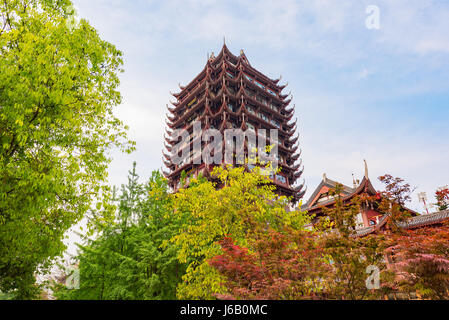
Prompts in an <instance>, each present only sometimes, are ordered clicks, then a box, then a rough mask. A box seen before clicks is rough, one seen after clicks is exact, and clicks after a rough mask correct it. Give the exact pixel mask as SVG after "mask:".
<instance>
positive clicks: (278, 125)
mask: <svg viewBox="0 0 449 320" xmlns="http://www.w3.org/2000/svg"><path fill="white" fill-rule="evenodd" d="M270 122H271V124H273V125H275V126H276V127H278V128H279V127H280V126H281V124H280V123H279V122H278V121H276V120H274V119H272V120H271V121H270Z"/></svg>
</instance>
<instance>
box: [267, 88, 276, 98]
mask: <svg viewBox="0 0 449 320" xmlns="http://www.w3.org/2000/svg"><path fill="white" fill-rule="evenodd" d="M267 91H268V92H269V93H270V94H271V95H272V96H275V97H276V96H277V95H276V92H274V91H273V90H271V89H270V88H267Z"/></svg>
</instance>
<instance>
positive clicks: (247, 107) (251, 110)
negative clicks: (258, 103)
mask: <svg viewBox="0 0 449 320" xmlns="http://www.w3.org/2000/svg"><path fill="white" fill-rule="evenodd" d="M246 110H248V112H249V113H252V114H255V113H256V111H254V109H253V108H252V107H251V106H246Z"/></svg>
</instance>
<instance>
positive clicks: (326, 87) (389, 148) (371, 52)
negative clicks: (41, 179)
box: [74, 0, 449, 210]
mask: <svg viewBox="0 0 449 320" xmlns="http://www.w3.org/2000/svg"><path fill="white" fill-rule="evenodd" d="M74 4H75V7H76V9H77V11H78V14H79V15H80V16H81V17H82V18H86V19H87V20H89V21H90V23H91V24H92V25H93V26H94V27H95V28H97V30H98V31H99V33H100V34H101V35H102V37H103V38H104V39H106V40H108V41H110V42H112V43H113V44H115V45H116V46H117V47H118V48H119V49H120V50H122V51H123V53H124V60H125V65H124V69H125V73H124V74H123V75H122V76H121V81H122V84H121V88H120V90H121V92H122V94H123V104H122V105H121V106H120V107H119V108H118V109H117V115H118V116H119V117H120V118H121V119H123V120H124V121H125V122H126V123H127V124H128V125H129V126H130V137H131V138H132V139H134V140H135V141H136V142H137V151H136V152H134V153H133V154H131V155H122V154H119V153H118V152H114V153H113V157H114V160H113V162H112V164H111V167H110V182H111V183H113V184H116V185H118V184H121V183H125V182H126V175H127V170H128V169H129V168H131V165H132V162H133V161H134V160H136V161H137V166H138V172H139V173H140V175H141V177H142V178H147V177H148V176H149V174H150V172H151V170H154V169H159V168H161V167H162V160H161V151H162V137H163V132H164V118H165V104H167V103H169V101H170V99H172V100H173V98H172V97H171V96H170V94H169V91H170V90H171V91H172V92H177V91H179V88H178V83H181V84H183V85H185V84H187V83H188V82H189V81H190V80H192V79H193V78H194V77H195V76H196V75H197V74H198V73H199V72H200V71H201V70H202V68H203V67H204V65H205V63H206V57H207V54H208V53H211V52H212V51H213V52H215V53H218V52H219V51H220V49H221V47H222V44H223V37H225V38H226V44H227V46H228V47H229V48H230V50H231V51H233V52H234V53H235V54H238V53H239V51H240V49H243V50H244V51H245V54H246V56H247V57H248V59H249V60H250V63H251V64H252V65H253V66H254V67H256V68H257V69H258V70H260V71H261V72H263V73H265V74H266V75H268V76H269V77H271V78H277V77H278V76H279V75H282V80H281V83H285V82H288V84H289V85H288V86H287V88H286V89H285V92H287V93H288V92H289V91H291V92H292V94H293V103H295V105H296V117H298V119H299V121H298V122H299V126H298V128H299V133H300V137H301V148H302V150H303V164H304V166H305V171H304V175H303V177H304V178H305V180H306V184H307V186H308V192H307V194H306V198H307V196H308V195H310V194H311V192H313V189H314V188H315V187H316V185H317V184H318V183H319V182H320V180H321V178H322V174H323V173H326V174H327V176H328V177H329V178H331V179H334V180H338V181H341V182H343V183H346V184H348V185H351V183H352V177H351V174H352V173H354V175H355V176H356V177H358V178H361V176H362V175H363V159H366V160H367V162H368V165H369V172H370V177H371V179H372V180H373V182H375V180H376V177H378V176H380V175H382V174H384V173H390V174H392V175H394V176H400V177H402V178H404V179H405V180H406V181H408V182H410V183H411V184H412V185H413V186H416V187H417V192H419V191H426V192H427V195H428V198H429V200H430V201H431V202H432V201H434V198H433V193H434V191H435V189H436V188H437V187H439V186H443V185H446V184H448V183H449V170H448V163H449V148H448V147H447V141H448V139H449V129H448V122H449V121H448V120H449V1H442V0H440V1H437V0H433V1H432V0H408V1H405V0H390V1H377V0H369V1H363V0H357V1H356V0H354V1H347V0H338V1H337V0H321V1H319V0H317V1H310V0H309V1H265V0H264V1H257V2H256V1H214V0H211V1H207V0H201V1H197V0H184V1H143V0H133V1H120V0H75V1H74ZM368 5H376V6H378V8H379V10H380V11H379V12H380V29H379V30H372V29H371V30H370V29H367V28H366V26H365V20H366V18H367V16H368V14H367V13H366V7H367V6H368ZM374 184H375V187H377V188H380V184H379V183H377V182H375V183H374ZM417 192H415V195H414V201H413V203H412V204H410V206H411V207H412V208H415V209H419V210H421V209H422V206H421V205H420V204H419V203H418V202H417V197H416V193H417Z"/></svg>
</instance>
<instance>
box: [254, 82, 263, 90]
mask: <svg viewBox="0 0 449 320" xmlns="http://www.w3.org/2000/svg"><path fill="white" fill-rule="evenodd" d="M254 83H255V84H256V85H257V86H258V87H259V88H262V89H264V90H265V86H264V85H263V84H261V83H260V82H259V81H254Z"/></svg>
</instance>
